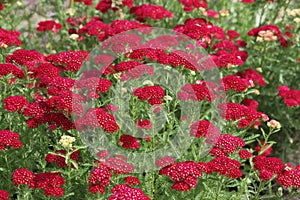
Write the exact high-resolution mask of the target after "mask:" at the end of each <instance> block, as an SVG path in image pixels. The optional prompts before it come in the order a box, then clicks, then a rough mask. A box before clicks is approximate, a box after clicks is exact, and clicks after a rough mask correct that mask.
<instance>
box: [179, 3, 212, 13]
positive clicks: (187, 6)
mask: <svg viewBox="0 0 300 200" xmlns="http://www.w3.org/2000/svg"><path fill="white" fill-rule="evenodd" d="M179 2H180V3H181V4H182V5H183V6H184V11H186V12H191V11H193V10H194V9H196V8H200V7H201V8H207V4H206V3H207V0H200V1H199V0H179Z"/></svg>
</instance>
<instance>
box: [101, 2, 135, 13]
mask: <svg viewBox="0 0 300 200" xmlns="http://www.w3.org/2000/svg"><path fill="white" fill-rule="evenodd" d="M117 6H118V7H122V6H127V7H129V8H131V7H132V6H133V0H122V1H121V4H119V5H117ZM109 9H112V10H113V11H117V10H118V8H117V7H112V0H101V1H100V2H99V3H98V4H97V5H96V10H99V11H100V12H102V13H106V12H107V11H108V10H109Z"/></svg>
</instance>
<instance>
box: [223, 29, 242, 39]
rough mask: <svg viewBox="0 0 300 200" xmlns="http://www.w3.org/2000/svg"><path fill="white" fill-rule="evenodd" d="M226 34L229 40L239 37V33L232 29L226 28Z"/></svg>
mask: <svg viewBox="0 0 300 200" xmlns="http://www.w3.org/2000/svg"><path fill="white" fill-rule="evenodd" d="M226 34H227V35H228V37H229V39H230V40H234V39H236V38H238V37H240V34H239V33H238V32H236V31H234V30H228V31H227V32H226Z"/></svg>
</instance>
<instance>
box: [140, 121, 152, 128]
mask: <svg viewBox="0 0 300 200" xmlns="http://www.w3.org/2000/svg"><path fill="white" fill-rule="evenodd" d="M138 127H139V128H141V129H150V128H151V127H152V124H151V121H150V120H148V119H144V120H143V119H140V118H139V119H138Z"/></svg>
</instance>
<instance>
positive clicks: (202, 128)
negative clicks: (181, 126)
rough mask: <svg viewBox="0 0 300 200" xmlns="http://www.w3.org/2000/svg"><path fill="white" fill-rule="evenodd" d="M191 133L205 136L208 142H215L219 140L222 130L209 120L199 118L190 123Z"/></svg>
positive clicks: (197, 136) (198, 136)
mask: <svg viewBox="0 0 300 200" xmlns="http://www.w3.org/2000/svg"><path fill="white" fill-rule="evenodd" d="M190 128H191V130H190V134H191V135H192V136H195V137H196V138H200V137H205V138H206V143H209V144H213V143H215V142H217V141H218V138H219V137H220V135H221V131H220V130H219V129H218V128H217V127H215V126H214V125H213V124H212V123H211V122H209V121H207V120H199V121H197V122H195V123H193V124H191V125H190Z"/></svg>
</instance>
